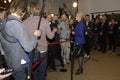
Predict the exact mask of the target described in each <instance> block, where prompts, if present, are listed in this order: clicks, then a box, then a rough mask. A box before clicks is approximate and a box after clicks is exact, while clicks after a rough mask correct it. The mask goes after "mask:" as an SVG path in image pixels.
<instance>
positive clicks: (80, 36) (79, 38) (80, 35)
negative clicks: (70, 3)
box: [75, 13, 86, 75]
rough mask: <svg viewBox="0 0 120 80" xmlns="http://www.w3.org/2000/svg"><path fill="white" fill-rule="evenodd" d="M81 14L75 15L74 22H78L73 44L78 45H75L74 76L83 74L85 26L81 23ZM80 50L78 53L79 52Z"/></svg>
mask: <svg viewBox="0 0 120 80" xmlns="http://www.w3.org/2000/svg"><path fill="white" fill-rule="evenodd" d="M82 17H83V14H82V13H78V14H77V15H76V20H77V21H78V24H77V25H76V27H75V42H76V43H78V45H77V49H78V50H77V51H78V54H79V55H78V70H77V72H76V75H79V74H82V73H83V45H84V44H85V43H86V41H85V34H84V31H85V29H84V28H85V24H84V23H83V21H82ZM79 50H80V51H79Z"/></svg>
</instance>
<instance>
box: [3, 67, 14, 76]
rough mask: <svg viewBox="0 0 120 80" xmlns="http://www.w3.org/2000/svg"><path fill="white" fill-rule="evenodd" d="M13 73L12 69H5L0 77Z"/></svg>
mask: <svg viewBox="0 0 120 80" xmlns="http://www.w3.org/2000/svg"><path fill="white" fill-rule="evenodd" d="M13 71H14V69H13V68H7V69H5V70H4V71H3V72H2V73H1V75H5V74H8V73H12V72H13Z"/></svg>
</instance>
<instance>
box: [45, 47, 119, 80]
mask: <svg viewBox="0 0 120 80" xmlns="http://www.w3.org/2000/svg"><path fill="white" fill-rule="evenodd" d="M118 52H120V48H119V49H117V52H116V53H109V52H107V53H105V54H103V53H101V52H98V51H92V52H91V59H90V60H88V61H87V62H86V63H84V72H83V74H82V75H75V71H76V68H77V60H75V64H74V73H73V78H71V65H70V64H69V65H66V66H65V68H66V69H67V70H68V71H67V72H60V71H59V70H60V69H61V67H60V66H58V67H57V71H55V72H50V71H47V80H120V56H117V53H118ZM96 60H97V61H96Z"/></svg>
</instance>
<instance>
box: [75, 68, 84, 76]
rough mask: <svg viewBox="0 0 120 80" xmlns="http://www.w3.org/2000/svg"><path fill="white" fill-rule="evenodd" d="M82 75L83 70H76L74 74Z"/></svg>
mask: <svg viewBox="0 0 120 80" xmlns="http://www.w3.org/2000/svg"><path fill="white" fill-rule="evenodd" d="M82 73H83V68H81V69H78V70H77V71H76V73H75V74H76V75H80V74H82Z"/></svg>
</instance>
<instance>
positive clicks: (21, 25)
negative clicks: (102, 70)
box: [0, 0, 120, 80]
mask: <svg viewBox="0 0 120 80" xmlns="http://www.w3.org/2000/svg"><path fill="white" fill-rule="evenodd" d="M18 3H19V5H18ZM4 11H6V10H1V11H0V19H1V23H2V22H4V21H5V20H6V21H7V22H6V25H5V27H4V29H3V30H5V33H6V34H7V35H3V32H2V31H1V32H0V43H1V53H2V55H3V58H5V60H3V61H5V62H4V64H2V66H3V67H5V66H6V65H7V67H12V68H14V72H13V73H10V74H7V75H3V77H0V78H1V79H3V78H5V77H8V76H9V75H12V77H13V78H14V79H15V80H27V68H28V66H29V64H28V63H29V62H28V60H27V58H26V54H29V53H30V52H32V51H33V50H34V49H37V51H38V54H39V55H40V57H42V56H44V55H46V54H47V57H46V58H45V59H44V60H43V61H42V62H41V63H40V64H39V65H38V66H37V68H36V69H35V70H34V71H33V76H34V80H46V70H47V69H51V70H53V71H56V70H57V68H56V63H55V62H56V60H58V61H59V62H60V64H61V66H65V65H67V64H71V57H70V56H71V51H74V53H75V56H76V57H77V59H78V69H77V71H76V73H75V74H76V75H80V74H82V73H83V58H88V59H89V58H90V57H91V54H90V53H91V50H93V49H94V50H98V51H101V53H106V52H107V51H108V52H110V53H111V52H116V49H117V47H118V46H120V22H119V21H116V19H114V18H112V19H111V20H110V22H108V20H107V15H102V18H99V17H96V18H95V19H94V20H93V21H91V19H90V15H88V14H86V15H85V17H84V15H83V14H82V13H77V14H76V17H74V18H70V19H69V15H68V14H67V12H63V13H61V14H59V15H54V16H52V15H51V14H48V15H46V16H40V11H41V8H40V6H39V4H38V3H36V2H31V3H29V4H26V3H25V2H24V0H16V1H13V2H12V3H11V5H10V9H9V13H8V15H6V16H5V14H6V13H5V12H4ZM26 14H27V16H26V17H25V15H26ZM39 23H40V25H38V24H39ZM38 26H39V28H38ZM0 29H1V28H0ZM9 36H11V37H12V38H13V39H12V40H14V41H10V39H9V38H8V37H9ZM11 37H10V38H11ZM74 44H75V46H74ZM74 48H75V49H74ZM3 52H4V53H3ZM76 53H77V54H76ZM119 54H120V52H119ZM27 57H28V56H27ZM4 65H5V66H4ZM2 71H3V70H1V72H2ZM0 76H2V75H0ZM5 80H10V78H9V77H8V78H5Z"/></svg>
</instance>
